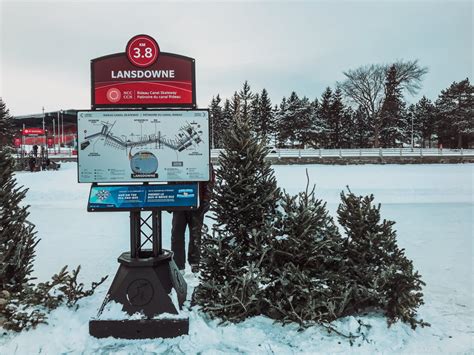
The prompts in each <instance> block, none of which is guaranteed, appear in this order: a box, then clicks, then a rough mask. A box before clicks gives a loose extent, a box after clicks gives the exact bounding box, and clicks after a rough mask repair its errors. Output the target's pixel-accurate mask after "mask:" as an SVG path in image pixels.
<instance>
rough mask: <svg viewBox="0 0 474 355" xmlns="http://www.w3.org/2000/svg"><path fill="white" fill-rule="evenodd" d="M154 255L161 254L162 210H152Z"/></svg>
mask: <svg viewBox="0 0 474 355" xmlns="http://www.w3.org/2000/svg"><path fill="white" fill-rule="evenodd" d="M152 214H153V217H152V228H153V256H155V257H157V256H159V255H160V254H161V210H159V211H153V212H152Z"/></svg>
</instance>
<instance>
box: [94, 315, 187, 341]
mask: <svg viewBox="0 0 474 355" xmlns="http://www.w3.org/2000/svg"><path fill="white" fill-rule="evenodd" d="M188 332H189V319H143V320H91V321H90V322H89V334H90V335H92V336H93V337H96V338H107V337H114V338H121V339H154V338H174V337H178V336H180V335H186V334H188Z"/></svg>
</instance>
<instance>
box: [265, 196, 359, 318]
mask: <svg viewBox="0 0 474 355" xmlns="http://www.w3.org/2000/svg"><path fill="white" fill-rule="evenodd" d="M281 208H282V214H281V217H280V220H279V223H278V226H279V228H280V234H281V236H282V237H279V238H277V239H276V241H275V242H274V247H273V264H272V267H271V268H270V270H271V273H272V276H271V279H272V280H274V281H273V282H272V283H270V285H269V287H267V288H266V296H265V298H266V300H267V302H268V308H267V309H268V311H267V314H268V315H269V316H270V317H272V318H274V319H279V320H281V321H283V322H285V323H286V322H297V323H299V324H300V325H301V326H305V325H307V324H310V323H311V322H315V321H316V322H319V323H322V322H330V321H332V320H334V319H336V318H338V317H340V316H341V315H342V314H343V312H344V310H345V307H346V305H347V303H348V301H349V299H350V298H349V296H350V294H351V282H350V280H349V279H348V277H347V275H348V272H347V270H346V269H345V266H344V258H343V257H341V256H342V255H343V254H344V240H343V239H342V238H341V236H340V234H339V231H338V229H337V227H336V226H335V224H334V221H333V219H332V218H331V217H330V216H329V214H328V211H327V209H326V204H325V203H323V202H322V201H321V200H318V199H316V197H315V194H314V187H313V190H312V191H311V192H308V188H306V191H304V192H301V193H299V194H298V195H296V196H291V195H289V194H287V193H285V194H284V196H283V198H282V202H281Z"/></svg>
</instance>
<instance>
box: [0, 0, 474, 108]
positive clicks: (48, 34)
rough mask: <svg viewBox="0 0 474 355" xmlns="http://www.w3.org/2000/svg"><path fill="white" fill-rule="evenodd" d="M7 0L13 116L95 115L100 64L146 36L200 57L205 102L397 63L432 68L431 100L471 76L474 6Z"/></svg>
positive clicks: (5, 37) (6, 66)
mask: <svg viewBox="0 0 474 355" xmlns="http://www.w3.org/2000/svg"><path fill="white" fill-rule="evenodd" d="M0 1H1V33H0V38H1V73H0V82H1V89H0V96H1V97H2V98H3V100H4V101H5V102H6V104H7V106H8V107H9V109H10V112H11V113H12V114H13V115H22V114H30V113H39V112H41V109H42V107H43V106H44V108H45V110H46V111H53V110H58V109H69V108H74V109H87V108H90V60H91V59H92V58H96V57H100V56H102V55H106V54H111V53H116V52H123V51H124V50H125V45H126V43H127V41H128V40H129V39H130V38H131V37H132V36H134V35H135V34H139V33H146V34H149V35H151V36H152V37H154V38H155V39H156V40H157V41H158V43H159V45H160V48H161V50H162V51H163V52H171V53H178V54H182V55H186V56H190V57H193V58H195V59H196V79H197V103H198V106H199V107H207V106H208V104H209V102H210V99H211V98H212V96H213V95H216V94H217V93H220V94H221V96H222V97H230V96H231V95H232V93H233V92H234V91H235V90H239V89H240V87H241V85H242V83H243V82H244V81H245V80H248V81H249V83H250V85H251V88H252V90H253V91H261V90H262V88H264V87H265V88H266V89H267V90H268V91H269V93H270V97H271V99H272V101H273V103H274V104H275V103H279V102H280V101H281V98H282V97H283V96H289V94H290V93H291V91H296V92H297V94H298V95H299V96H303V95H306V96H308V97H309V98H311V99H314V98H315V97H320V96H321V94H322V92H323V90H324V89H325V87H327V86H334V85H335V83H336V81H338V80H342V79H343V78H344V76H343V73H342V72H343V71H344V70H348V69H351V68H356V67H358V66H361V65H365V64H371V63H390V62H393V61H395V60H397V59H418V60H419V62H420V64H421V65H423V66H427V67H428V68H429V73H428V74H427V75H426V77H425V80H424V83H423V88H422V90H421V92H420V95H421V94H424V95H426V96H427V97H429V98H430V99H435V98H436V97H437V96H438V94H439V92H440V90H442V89H444V88H446V87H448V86H449V85H450V84H451V83H452V82H453V81H460V80H463V79H465V78H466V77H469V79H470V80H471V81H472V70H473V48H472V43H473V34H472V33H473V32H472V21H473V6H472V2H471V1H464V2H458V1H449V2H448V1H437V2H435V1H427V0H424V1H380V0H379V1H355V0H352V1H331V2H329V1H311V2H291V3H290V2H253V1H247V2H204V1H194V2H185V1H182V2H159V1H153V2H136V1H120V2H118V1H101V2H96V1H75V2H72V1H69V2H68V1H62V2H52V1H48V2H42V1H32V2H22V1H8V0H7V1H5V0H0ZM420 95H418V96H420ZM407 99H408V101H410V102H413V101H414V100H416V99H417V97H407Z"/></svg>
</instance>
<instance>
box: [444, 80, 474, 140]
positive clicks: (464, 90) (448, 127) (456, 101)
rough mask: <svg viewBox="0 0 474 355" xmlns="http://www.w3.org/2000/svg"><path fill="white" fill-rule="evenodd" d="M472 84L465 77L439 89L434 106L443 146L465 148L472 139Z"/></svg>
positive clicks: (473, 132)
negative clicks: (439, 92)
mask: <svg viewBox="0 0 474 355" xmlns="http://www.w3.org/2000/svg"><path fill="white" fill-rule="evenodd" d="M473 107H474V86H473V85H471V84H470V83H469V79H467V78H466V79H465V80H463V81H461V82H459V83H456V82H454V83H452V84H451V86H450V87H449V88H447V89H446V90H443V91H441V94H440V95H439V98H438V100H436V108H437V110H438V130H439V136H440V138H441V143H442V144H443V145H444V146H451V147H453V148H454V147H457V148H462V147H464V148H466V147H468V146H469V145H471V144H472V141H473V139H474V123H473V119H472V117H473Z"/></svg>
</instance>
